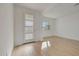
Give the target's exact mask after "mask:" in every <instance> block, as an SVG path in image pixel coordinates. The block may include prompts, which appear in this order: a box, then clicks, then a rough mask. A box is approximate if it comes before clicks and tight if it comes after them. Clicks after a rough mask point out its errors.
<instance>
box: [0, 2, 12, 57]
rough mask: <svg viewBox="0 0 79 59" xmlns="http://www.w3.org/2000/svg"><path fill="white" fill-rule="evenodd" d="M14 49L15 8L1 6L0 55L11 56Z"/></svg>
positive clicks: (7, 5) (9, 5)
mask: <svg viewBox="0 0 79 59" xmlns="http://www.w3.org/2000/svg"><path fill="white" fill-rule="evenodd" d="M12 49H13V6H12V4H7V3H5V4H0V55H3V56H6V55H11V52H12Z"/></svg>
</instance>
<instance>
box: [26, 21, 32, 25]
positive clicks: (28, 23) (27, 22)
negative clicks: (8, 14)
mask: <svg viewBox="0 0 79 59" xmlns="http://www.w3.org/2000/svg"><path fill="white" fill-rule="evenodd" d="M25 26H33V21H25Z"/></svg>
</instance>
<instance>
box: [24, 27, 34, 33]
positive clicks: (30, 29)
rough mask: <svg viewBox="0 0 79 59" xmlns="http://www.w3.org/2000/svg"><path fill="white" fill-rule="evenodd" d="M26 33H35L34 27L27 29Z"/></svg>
mask: <svg viewBox="0 0 79 59" xmlns="http://www.w3.org/2000/svg"><path fill="white" fill-rule="evenodd" d="M24 33H33V27H25V31H24Z"/></svg>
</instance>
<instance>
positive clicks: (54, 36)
mask: <svg viewBox="0 0 79 59" xmlns="http://www.w3.org/2000/svg"><path fill="white" fill-rule="evenodd" d="M43 38H44V39H49V38H60V39H68V40H75V41H79V39H74V38H69V37H65V36H60V35H53V36H48V37H43Z"/></svg>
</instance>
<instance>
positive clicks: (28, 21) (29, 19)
mask: <svg viewBox="0 0 79 59" xmlns="http://www.w3.org/2000/svg"><path fill="white" fill-rule="evenodd" d="M24 39H25V40H29V39H33V16H32V15H29V14H26V15H25V21H24Z"/></svg>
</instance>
